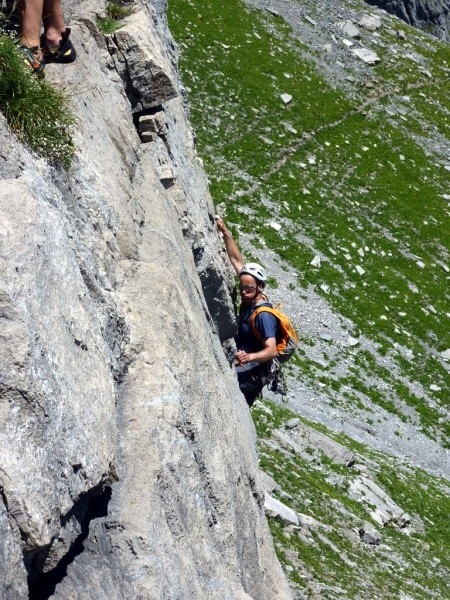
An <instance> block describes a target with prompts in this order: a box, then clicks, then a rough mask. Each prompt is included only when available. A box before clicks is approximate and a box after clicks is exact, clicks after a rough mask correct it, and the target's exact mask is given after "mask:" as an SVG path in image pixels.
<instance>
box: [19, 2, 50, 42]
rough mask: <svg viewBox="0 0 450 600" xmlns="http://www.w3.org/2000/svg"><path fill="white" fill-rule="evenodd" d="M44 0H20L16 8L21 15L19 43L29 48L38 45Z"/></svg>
mask: <svg viewBox="0 0 450 600" xmlns="http://www.w3.org/2000/svg"><path fill="white" fill-rule="evenodd" d="M43 4H44V0H20V1H19V2H18V5H17V7H18V10H19V12H20V14H21V15H22V25H21V29H20V43H21V44H22V45H23V46H27V47H28V48H31V47H33V46H37V47H39V46H40V36H41V23H42V10H43Z"/></svg>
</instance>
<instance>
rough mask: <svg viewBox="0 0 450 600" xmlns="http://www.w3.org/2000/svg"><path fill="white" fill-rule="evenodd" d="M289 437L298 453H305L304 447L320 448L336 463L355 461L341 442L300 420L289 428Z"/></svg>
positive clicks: (344, 463)
mask: <svg viewBox="0 0 450 600" xmlns="http://www.w3.org/2000/svg"><path fill="white" fill-rule="evenodd" d="M286 435H287V434H286ZM289 438H290V439H291V443H292V444H293V447H295V448H297V450H296V451H297V453H298V454H300V453H302V454H305V453H306V449H311V448H312V449H314V450H320V451H321V452H323V453H324V454H325V455H326V456H327V457H328V458H329V459H330V460H332V461H333V462H334V463H336V464H341V465H345V466H347V467H350V466H352V465H353V464H354V463H355V460H356V457H355V454H354V453H353V452H351V451H350V450H348V449H347V448H346V447H345V446H343V445H342V444H339V442H336V441H335V440H333V439H332V438H330V437H328V436H327V435H325V434H323V433H320V432H319V431H316V430H315V429H313V428H312V427H309V426H308V425H305V424H304V423H302V422H301V421H298V423H297V424H296V426H295V428H292V429H291V431H290V432H289ZM307 456H309V457H310V460H311V455H310V454H309V455H308V454H307Z"/></svg>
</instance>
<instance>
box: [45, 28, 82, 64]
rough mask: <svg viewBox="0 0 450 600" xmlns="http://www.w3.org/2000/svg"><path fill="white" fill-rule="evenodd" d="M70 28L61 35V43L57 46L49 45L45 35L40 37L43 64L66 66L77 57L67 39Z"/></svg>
mask: <svg viewBox="0 0 450 600" xmlns="http://www.w3.org/2000/svg"><path fill="white" fill-rule="evenodd" d="M69 36H70V28H69V27H68V28H67V29H66V30H65V32H64V33H63V34H61V41H60V42H59V44H56V45H53V44H49V43H48V41H47V38H46V37H45V34H42V36H41V46H42V50H43V54H44V62H45V63H62V64H68V63H72V62H74V60H75V59H76V57H77V53H76V52H75V48H74V47H73V44H72V42H71V41H70V39H69Z"/></svg>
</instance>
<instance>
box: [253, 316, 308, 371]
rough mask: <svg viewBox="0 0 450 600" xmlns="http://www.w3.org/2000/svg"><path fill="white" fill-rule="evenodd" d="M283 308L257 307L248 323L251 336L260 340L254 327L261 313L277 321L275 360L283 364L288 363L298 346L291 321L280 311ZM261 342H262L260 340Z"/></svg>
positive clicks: (295, 332)
mask: <svg viewBox="0 0 450 600" xmlns="http://www.w3.org/2000/svg"><path fill="white" fill-rule="evenodd" d="M282 308H283V306H282V304H277V305H276V306H273V307H272V306H270V305H267V304H262V305H261V306H257V307H256V308H255V310H254V311H253V312H252V314H251V315H250V319H249V323H250V327H251V330H252V334H253V335H254V336H255V337H256V338H258V339H259V340H261V335H260V333H259V331H258V330H257V329H256V326H255V319H256V317H257V316H258V315H259V313H261V312H264V311H265V312H268V313H270V314H271V315H273V316H274V317H275V318H276V320H277V338H276V339H277V359H278V360H279V362H281V363H284V362H286V361H288V360H289V359H290V358H291V356H292V355H293V354H294V352H295V349H296V348H297V346H298V334H297V331H296V330H295V327H294V325H293V324H292V321H291V320H290V319H289V317H288V316H287V315H286V314H284V312H283V311H282V310H281V309H282ZM261 341H262V340H261Z"/></svg>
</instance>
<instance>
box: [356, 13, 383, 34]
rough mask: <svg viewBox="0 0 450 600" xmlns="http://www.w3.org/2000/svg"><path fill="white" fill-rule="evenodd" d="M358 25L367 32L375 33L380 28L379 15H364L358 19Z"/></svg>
mask: <svg viewBox="0 0 450 600" xmlns="http://www.w3.org/2000/svg"><path fill="white" fill-rule="evenodd" d="M358 25H359V26H360V27H364V29H368V30H369V31H376V30H377V29H379V28H380V27H381V17H380V16H379V15H374V14H368V13H364V14H363V15H361V17H360V18H359V19H358Z"/></svg>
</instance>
